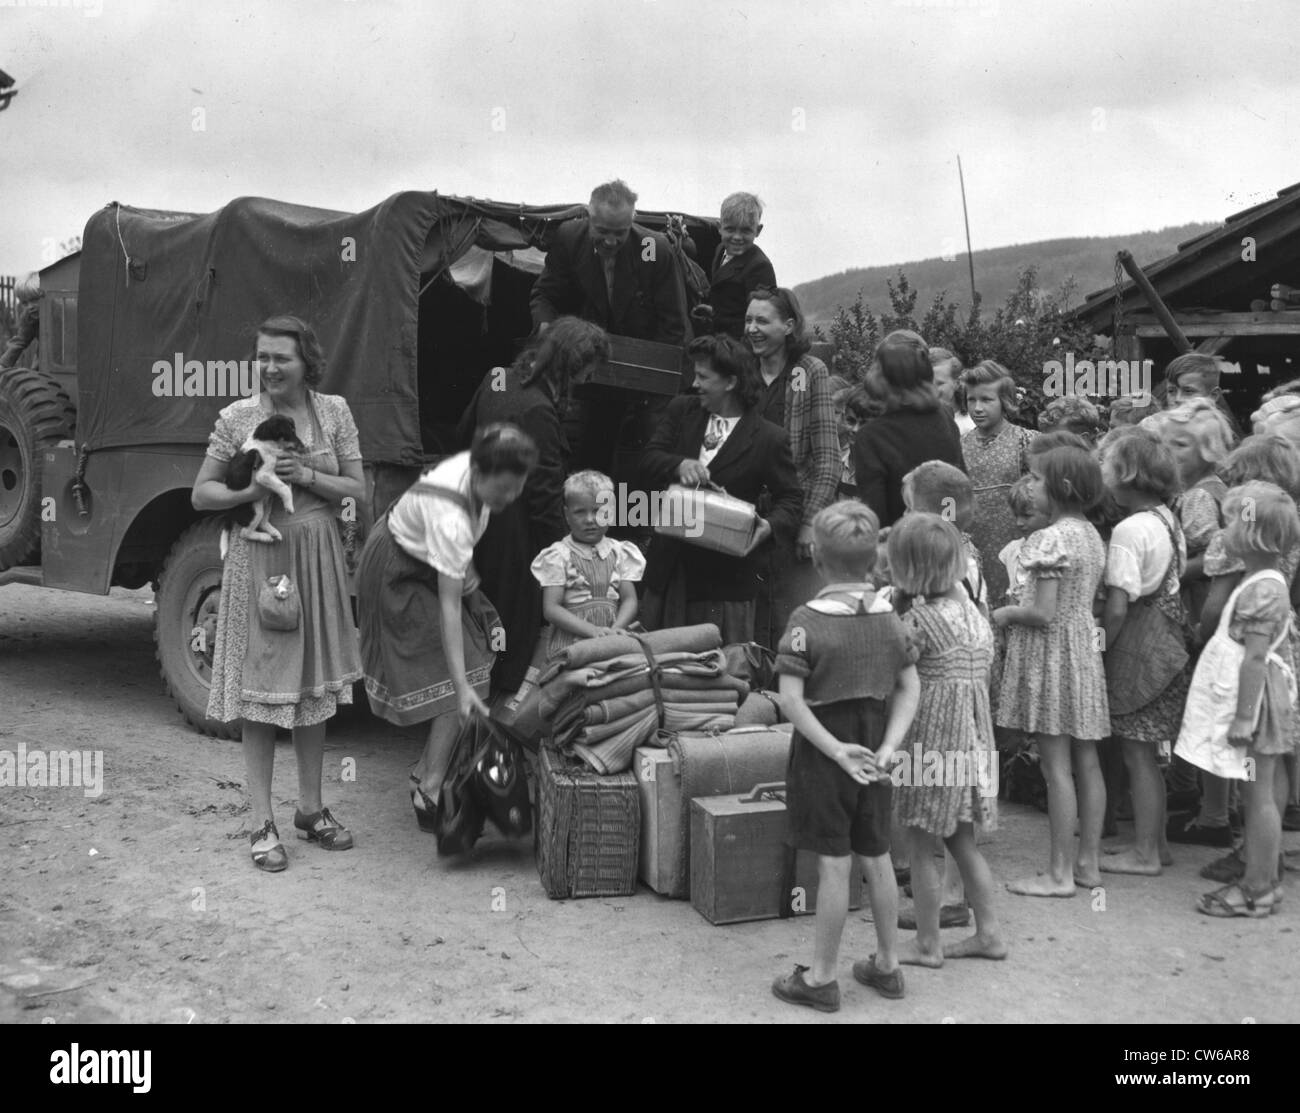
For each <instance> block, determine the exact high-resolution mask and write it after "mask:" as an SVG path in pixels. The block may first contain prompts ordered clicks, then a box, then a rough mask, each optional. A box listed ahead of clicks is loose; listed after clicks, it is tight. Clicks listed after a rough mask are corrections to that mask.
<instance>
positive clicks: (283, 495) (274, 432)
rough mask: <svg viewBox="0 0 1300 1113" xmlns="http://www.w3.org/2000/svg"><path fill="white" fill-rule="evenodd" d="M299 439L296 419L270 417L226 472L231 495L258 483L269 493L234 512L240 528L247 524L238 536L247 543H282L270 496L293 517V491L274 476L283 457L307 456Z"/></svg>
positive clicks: (280, 416)
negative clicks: (299, 453) (274, 521)
mask: <svg viewBox="0 0 1300 1113" xmlns="http://www.w3.org/2000/svg"><path fill="white" fill-rule="evenodd" d="M306 451H307V449H306V446H305V445H304V444H303V443H302V441H300V440H299V439H298V431H297V429H296V428H295V427H294V424H293V418H291V417H285V416H284V415H283V414H276V415H275V416H274V417H268V418H267V419H266V420H265V421H263V422H262V424H261V425H259V426H258V427H257V428H256V429H254V430H253V435H252V436H251V437H249V438H248V440H246V441H245V442H244V446H243V448H241V449H240V450H239V452H237V453H236V454H235V456H234V458H233V459H232V460H231V461H230V465H229V467H227V469H226V486H227V487H229V488H230V489H231V490H232V491H243V490H245V489H246V488H247V487H248V485H249V483H251V482H253V481H254V480H256V482H257V483H258V484H259V485H260V486H262V487H265V488H266V489H267V491H268V492H269V493H268V494H267V495H266V497H265V498H262V499H259V500H258V501H257V502H255V503H249V504H248V505H247V506H241V507H239V508H238V509H236V510H235V511H234V512H233V515H232V517H233V520H234V521H235V523H236V524H238V523H239V522H240V521H241V520H242V521H244V522H246V524H245V525H244V526H243V528H242V529H240V531H239V535H240V536H241V537H243V538H244V539H245V540H247V541H261V542H271V541H279V540H281V536H282V535H281V533H280V531H279V530H278V529H276V528H275V526H273V525H271V496H272V495H278V496H279V498H280V501H281V502H282V503H283V504H284V508H285V510H287V511H288V512H289V513H290V514H292V513H293V491H292V490H291V489H290V487H289V484H287V483H286V482H285V481H284V480H283V479H281V478H280V477H279V476H278V475H276V474H275V465H276V463H277V461H279V460H280V458H281V457H283V456H287V455H291V454H293V453H297V452H306ZM223 555H224V554H223Z"/></svg>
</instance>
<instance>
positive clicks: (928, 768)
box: [889, 742, 998, 799]
mask: <svg viewBox="0 0 1300 1113" xmlns="http://www.w3.org/2000/svg"><path fill="white" fill-rule="evenodd" d="M889 783H890V784H892V785H893V786H894V787H895V788H902V787H903V786H904V785H908V786H911V787H913V788H973V789H975V790H976V791H977V792H978V793H979V794H980V795H981V796H982V797H984V798H985V799H992V798H993V797H995V796H997V794H998V755H997V752H996V751H995V750H984V749H979V750H931V749H923V748H922V747H921V744H920V743H919V742H914V743H913V744H912V748H911V751H910V752H909V751H908V750H906V749H900V750H898V751H897V752H896V753H895V754H894V755H893V766H892V767H891V768H890V770H889Z"/></svg>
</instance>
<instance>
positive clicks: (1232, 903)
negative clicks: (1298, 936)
mask: <svg viewBox="0 0 1300 1113" xmlns="http://www.w3.org/2000/svg"><path fill="white" fill-rule="evenodd" d="M1233 894H1236V895H1237V896H1239V897H1240V898H1241V899H1240V900H1239V901H1238V900H1233V899H1232V897H1233ZM1276 904H1277V901H1276V898H1275V896H1274V892H1273V887H1272V886H1269V888H1268V889H1267V890H1266V891H1265V892H1263V893H1255V894H1252V893H1251V892H1250V890H1249V889H1247V888H1246V886H1245V885H1243V884H1242V883H1241V882H1235V883H1233V884H1232V885H1225V886H1224V887H1223V888H1222V889H1215V890H1214V892H1212V893H1206V894H1205V895H1204V896H1202V897H1201V899H1200V900H1199V901H1197V903H1196V911H1197V912H1203V913H1205V915H1207V916H1215V917H1217V918H1219V919H1223V920H1227V919H1232V918H1235V917H1238V916H1244V917H1246V918H1248V919H1251V920H1264V919H1267V918H1268V917H1269V916H1271V915H1272V914H1273V909H1274V908H1275V907H1276Z"/></svg>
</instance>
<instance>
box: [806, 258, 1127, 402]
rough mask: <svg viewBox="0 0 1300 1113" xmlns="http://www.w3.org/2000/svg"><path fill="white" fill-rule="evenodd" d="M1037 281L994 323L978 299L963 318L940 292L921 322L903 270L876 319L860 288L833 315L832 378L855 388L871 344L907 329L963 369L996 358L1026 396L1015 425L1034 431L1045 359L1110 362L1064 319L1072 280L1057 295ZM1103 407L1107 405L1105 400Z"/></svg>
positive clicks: (1032, 271) (1023, 275) (1025, 280)
mask: <svg viewBox="0 0 1300 1113" xmlns="http://www.w3.org/2000/svg"><path fill="white" fill-rule="evenodd" d="M1037 277H1038V273H1037V270H1036V268H1034V267H1032V266H1031V267H1026V268H1025V269H1024V270H1022V271H1021V272H1020V276H1019V280H1018V282H1017V284H1016V288H1015V290H1013V291H1012V292H1011V294H1010V295H1009V296H1008V297H1007V300H1006V304H1005V305H1003V306H1001V307H999V308H998V309H997V310H996V311H995V312H994V313H993V316H992V318H991V319H985V317H984V314H983V313H982V312H981V306H980V301H979V297H978V295H977V296H976V299H975V303H974V304H973V305H972V306H971V308H970V310H969V312H968V313H967V314H966V315H965V316H964V317H963V316H961V315H960V313H959V310H958V307H957V305H956V304H955V303H954V302H951V301H949V300H948V295H947V292H946V291H945V292H943V293H940V294H937V295H936V296H935V298H934V301H933V302H932V303H931V304H930V307H929V308H928V309H926V311H925V314H924V316H922V318H921V319H920V320H919V321H918V320H917V319H916V298H917V294H916V291H915V290H914V289H912V287H911V285H910V284H909V283H908V281H907V275H906V274H904V273H903V272H902V271H901V270H900V271H899V272H898V281H897V283H895V282H887V283H886V286H887V288H888V291H889V311H888V312H886V313H883V314H882V315H881V316H879V317H877V316H876V315H875V313H873V312H872V310H871V308H870V306H868V305H867V304H866V303H865V302H864V300H863V295H862V291H861V290H859V291H858V296H857V299H856V300H855V301H854V302H853V304H852V305H850V306H848V307H845V306H840V307H839V308H838V309H837V310H836V311H835V319H834V320H833V321H832V322H831V326H830V339H831V341H832V342H833V343H834V344H835V346H836V353H835V356H834V357H833V367H832V369H831V370H832V373H834V374H838V375H842V376H844V377H845V378H846V379H848V380H849V381H850V382H860V381H861V380H862V377H863V376H864V375H865V374H866V372H867V368H868V367H869V366H870V365H871V359H872V353H873V352H874V351H875V348H876V345H877V344H878V343H880V341H881V340H882V339H883V338H884V337H885V336H886V335H887V334H888V333H890V332H892V331H893V330H894V329H900V328H901V329H911V330H912V331H913V332H918V333H920V334H921V335H922V336H923V337H925V341H926V343H927V344H929V345H930V346H931V347H936V348H947V349H949V350H950V351H952V352H953V353H955V354H956V355H957V356H958V358H960V359H961V361H962V363H963V364H965V365H966V366H967V367H973V366H974V365H975V364H976V363H978V362H979V361H980V360H982V359H995V360H997V361H998V363H1000V364H1002V365H1003V366H1004V367H1006V368H1007V369H1008V370H1010V372H1011V373H1012V375H1014V376H1015V379H1016V382H1017V383H1018V384H1019V385H1020V386H1021V388H1022V389H1023V390H1024V392H1025V399H1024V402H1023V404H1022V406H1021V411H1020V422H1021V423H1022V424H1025V425H1029V426H1033V427H1036V426H1037V418H1038V413H1039V411H1040V410H1041V409H1042V407H1043V405H1044V398H1043V382H1044V379H1045V377H1046V372H1045V371H1044V370H1043V368H1044V365H1045V364H1046V363H1047V362H1048V361H1050V360H1054V359H1055V360H1061V361H1064V359H1065V353H1066V352H1073V353H1074V358H1075V360H1076V362H1077V361H1079V360H1084V359H1091V360H1096V359H1105V358H1107V352H1106V350H1105V349H1104V348H1101V347H1098V345H1097V342H1096V341H1097V339H1098V338H1097V337H1095V336H1094V335H1093V334H1092V332H1091V331H1090V330H1089V329H1088V328H1087V326H1085V325H1081V324H1079V323H1078V322H1075V321H1071V320H1068V319H1067V314H1068V313H1069V311H1070V305H1069V303H1070V299H1071V298H1072V297H1073V296H1074V292H1075V291H1074V283H1073V281H1072V280H1071V281H1067V282H1066V283H1064V284H1063V285H1062V287H1061V288H1060V290H1058V291H1056V292H1055V293H1046V292H1044V291H1041V290H1038V289H1037V288H1036V285H1035V284H1036V281H1037ZM1103 339H1104V338H1103ZM1102 402H1103V405H1104V402H1105V400H1102Z"/></svg>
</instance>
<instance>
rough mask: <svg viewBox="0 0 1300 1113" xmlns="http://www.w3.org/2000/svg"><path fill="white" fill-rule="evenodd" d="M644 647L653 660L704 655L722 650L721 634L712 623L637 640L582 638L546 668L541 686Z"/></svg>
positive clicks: (623, 636)
mask: <svg viewBox="0 0 1300 1113" xmlns="http://www.w3.org/2000/svg"><path fill="white" fill-rule="evenodd" d="M642 644H644V645H646V646H647V647H648V648H649V649H650V651H651V652H652V653H653V654H654V655H655V656H656V657H658V656H660V655H661V654H664V653H673V652H686V653H704V652H706V651H708V650H710V649H720V648H721V647H722V634H721V633H720V632H719V630H718V628H717V627H716V626H714V625H713V624H712V623H703V624H702V625H699V626H674V627H671V628H669V629H667V630H654V631H651V632H650V633H648V634H642V635H640V640H638V639H637V638H634V637H632V636H631V635H629V634H610V635H608V636H606V637H603V638H583V639H582V640H581V641H576V642H574V643H573V644H572V645H570V646H566V647H565V648H564V649H563V650H561V651H560V653H558V654H557V655H556V656H555V657H554V658H553V659H552V660H551V661H550V662H549V663H548V664H547V667H546V669H545V671H544V672H543V673H542V676H541V680H540V683H542V684H547V683H549V682H550V681H551V680H552V679H553V678H554V677H556V676H558V675H559V674H560V673H562V672H567V671H568V670H569V669H579V668H583V667H584V666H587V665H595V664H598V663H600V662H602V661H608V660H610V659H611V658H613V657H621V656H623V655H624V654H630V653H637V654H642V656H644V654H643V651H642V649H641V646H642Z"/></svg>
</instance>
